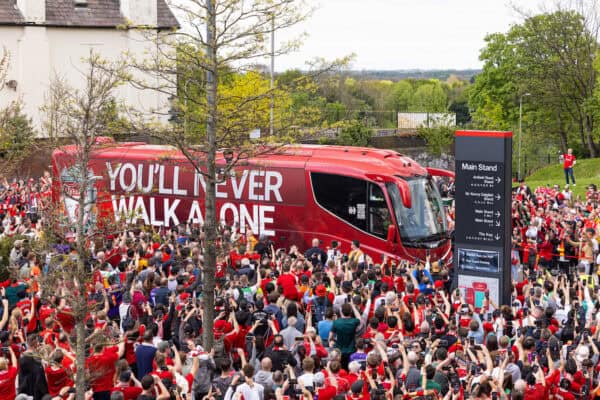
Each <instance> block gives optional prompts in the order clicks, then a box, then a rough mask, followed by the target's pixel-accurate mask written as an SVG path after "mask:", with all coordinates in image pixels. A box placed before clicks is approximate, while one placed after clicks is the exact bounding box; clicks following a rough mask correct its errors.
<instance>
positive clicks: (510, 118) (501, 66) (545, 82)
mask: <svg viewBox="0 0 600 400" xmlns="http://www.w3.org/2000/svg"><path fill="white" fill-rule="evenodd" d="M596 36H597V29H593V27H592V26H591V25H590V21H589V20H588V19H586V17H584V16H583V15H582V14H581V13H578V12H575V11H572V10H566V9H560V10H558V11H554V12H548V13H543V14H539V15H535V16H530V17H527V18H526V19H525V20H524V21H523V23H521V24H518V25H514V26H513V27H512V28H511V29H510V30H509V31H508V32H507V33H505V34H503V33H495V34H492V35H489V36H488V37H487V38H486V47H485V48H484V49H483V50H482V52H481V55H480V59H481V60H482V61H483V62H484V67H483V71H482V73H481V74H480V75H478V76H477V78H476V79H475V84H474V85H473V87H472V89H470V90H469V94H470V96H469V104H470V106H471V108H472V109H473V122H474V125H475V126H478V127H481V128H489V129H514V128H516V127H517V125H518V119H519V103H520V102H522V103H523V126H524V128H525V130H526V131H527V134H531V135H535V137H536V139H537V141H538V142H539V141H543V140H550V141H557V142H560V147H561V148H562V150H563V151H566V149H567V147H571V146H572V144H573V143H574V144H576V143H579V144H581V146H580V148H581V149H582V150H585V153H586V154H587V155H590V156H592V157H593V156H596V155H597V153H598V146H597V144H596V138H595V134H594V132H595V129H596V125H597V118H598V114H597V113H596V112H594V108H593V107H591V106H590V104H592V103H591V100H590V99H592V98H593V94H594V88H595V85H596V76H597V72H596V70H595V69H594V63H593V61H594V58H595V56H596V53H597V51H598V42H597V37H596ZM534 121H535V123H533V122H534Z"/></svg>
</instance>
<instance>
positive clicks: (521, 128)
mask: <svg viewBox="0 0 600 400" xmlns="http://www.w3.org/2000/svg"><path fill="white" fill-rule="evenodd" d="M529 95H530V93H523V94H522V95H521V96H520V97H519V159H518V160H517V165H518V167H517V180H518V181H519V182H520V181H521V143H522V142H523V97H525V96H529Z"/></svg>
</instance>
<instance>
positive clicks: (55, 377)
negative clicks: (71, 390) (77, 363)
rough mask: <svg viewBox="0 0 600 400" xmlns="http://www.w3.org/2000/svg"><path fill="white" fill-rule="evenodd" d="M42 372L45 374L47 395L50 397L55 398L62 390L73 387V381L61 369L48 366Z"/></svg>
mask: <svg viewBox="0 0 600 400" xmlns="http://www.w3.org/2000/svg"><path fill="white" fill-rule="evenodd" d="M44 372H45V373H46V382H48V393H50V395H51V396H52V397H54V396H57V395H58V393H59V392H60V390H61V389H62V388H64V387H71V386H73V381H72V380H71V378H70V377H69V375H68V374H67V371H66V370H65V369H64V368H63V367H59V368H58V369H54V368H53V367H50V366H48V367H46V369H45V370H44Z"/></svg>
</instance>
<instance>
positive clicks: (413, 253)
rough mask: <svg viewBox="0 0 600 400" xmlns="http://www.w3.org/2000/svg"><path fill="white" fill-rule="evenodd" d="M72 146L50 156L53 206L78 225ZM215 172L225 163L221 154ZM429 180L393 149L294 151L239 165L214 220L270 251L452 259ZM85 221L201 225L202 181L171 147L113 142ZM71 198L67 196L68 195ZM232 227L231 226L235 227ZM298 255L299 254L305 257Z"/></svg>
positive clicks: (92, 168) (101, 158)
mask: <svg viewBox="0 0 600 400" xmlns="http://www.w3.org/2000/svg"><path fill="white" fill-rule="evenodd" d="M75 151H76V148H75V147H74V146H65V147H62V148H59V149H57V150H55V151H54V153H53V157H52V162H53V173H54V177H55V179H54V188H53V193H54V199H55V200H56V201H61V202H62V204H63V205H64V207H65V211H66V213H67V214H68V215H69V217H70V218H71V219H74V218H75V217H76V215H77V213H78V212H79V211H78V210H77V200H76V198H77V197H78V195H79V189H78V188H79V186H78V182H77V178H76V177H77V176H80V174H76V173H74V172H76V171H75V170H74V168H75V167H74V166H73V161H72V160H73V157H74V154H75ZM217 159H218V164H219V165H222V166H224V165H225V164H226V160H225V158H224V157H223V154H219V155H218V157H217ZM434 176H453V174H452V173H451V172H449V171H444V170H438V169H433V168H423V167H422V166H420V165H419V164H417V163H416V162H415V161H413V160H412V159H410V158H408V157H406V156H404V155H402V154H400V153H397V152H395V151H391V150H381V149H372V148H360V147H342V146H316V145H297V146H296V145H291V146H285V147H283V148H279V149H277V150H275V151H273V152H271V153H270V154H265V155H261V156H256V157H254V158H250V159H247V160H243V161H242V162H239V163H238V164H237V165H236V167H235V168H234V170H232V172H231V174H228V175H227V176H225V177H223V179H222V182H221V183H219V184H217V190H216V196H217V215H218V217H219V219H220V220H221V221H222V222H223V223H226V224H228V225H230V226H236V227H239V228H238V229H239V231H240V232H241V233H244V232H245V230H246V229H248V228H249V229H251V230H252V232H253V233H254V234H256V235H266V236H268V237H269V238H270V239H271V240H272V241H273V242H274V243H275V245H276V246H278V247H286V248H287V247H289V246H291V245H292V244H297V245H299V246H304V248H305V249H306V248H309V247H310V246H311V241H312V239H313V238H318V239H320V240H321V241H322V242H323V243H324V245H323V247H325V246H327V245H328V244H329V243H331V241H333V240H335V241H337V242H338V243H340V247H341V249H342V251H345V252H348V251H349V250H350V242H351V241H352V240H354V239H356V240H358V241H359V242H360V244H361V249H362V250H363V251H364V252H365V253H367V254H369V255H371V257H373V258H374V259H375V260H376V262H377V261H378V260H380V258H381V256H382V254H387V255H388V256H390V257H392V258H394V259H404V260H409V261H414V260H415V259H425V257H426V256H427V255H429V256H430V258H431V261H432V262H433V261H438V260H441V261H442V262H443V263H445V264H449V263H451V262H452V261H451V260H452V254H451V241H450V237H449V233H448V230H447V221H446V214H445V210H444V206H443V203H442V199H441V197H440V194H439V192H438V188H437V185H436V184H435V180H434ZM88 177H89V178H90V179H92V180H93V182H94V185H93V187H91V188H90V190H88V193H87V194H86V200H87V202H86V203H87V204H88V206H86V210H85V219H86V223H88V224H95V223H96V218H97V215H98V214H100V215H102V214H106V215H110V216H111V218H114V219H115V220H117V221H121V222H123V221H124V222H126V223H127V224H144V225H152V226H155V227H168V226H177V225H180V224H185V223H188V222H190V223H200V224H201V223H203V221H204V195H205V192H204V189H205V182H206V181H205V178H204V176H203V174H201V173H198V172H196V171H194V169H193V168H192V166H191V164H190V163H189V162H188V161H187V160H186V159H185V157H184V156H183V155H182V154H181V153H180V152H179V151H177V150H176V149H175V148H173V147H171V146H158V145H149V144H144V143H137V142H135V143H114V144H112V145H108V146H106V148H103V149H100V150H97V151H95V152H94V154H93V155H92V157H91V160H90V162H89V169H88ZM65 194H68V195H65ZM234 224H235V225H234ZM301 250H302V249H301Z"/></svg>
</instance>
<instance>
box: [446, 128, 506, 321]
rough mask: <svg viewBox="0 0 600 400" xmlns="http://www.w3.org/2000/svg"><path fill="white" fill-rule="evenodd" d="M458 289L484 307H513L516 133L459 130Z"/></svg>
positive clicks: (455, 257)
mask: <svg viewBox="0 0 600 400" xmlns="http://www.w3.org/2000/svg"><path fill="white" fill-rule="evenodd" d="M455 156H456V197H455V200H456V229H455V248H454V265H455V267H456V273H455V275H454V276H455V282H454V283H455V285H456V286H457V287H458V288H459V289H460V290H461V292H462V294H463V296H464V298H465V299H466V301H467V303H469V304H472V305H473V306H474V307H475V308H476V309H477V308H480V307H481V305H482V303H483V301H484V299H485V297H486V296H489V297H490V299H491V300H493V301H494V302H495V303H496V304H497V305H500V304H507V305H510V304H511V283H512V280H511V240H510V238H511V176H512V132H489V131H457V132H456V141H455Z"/></svg>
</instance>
